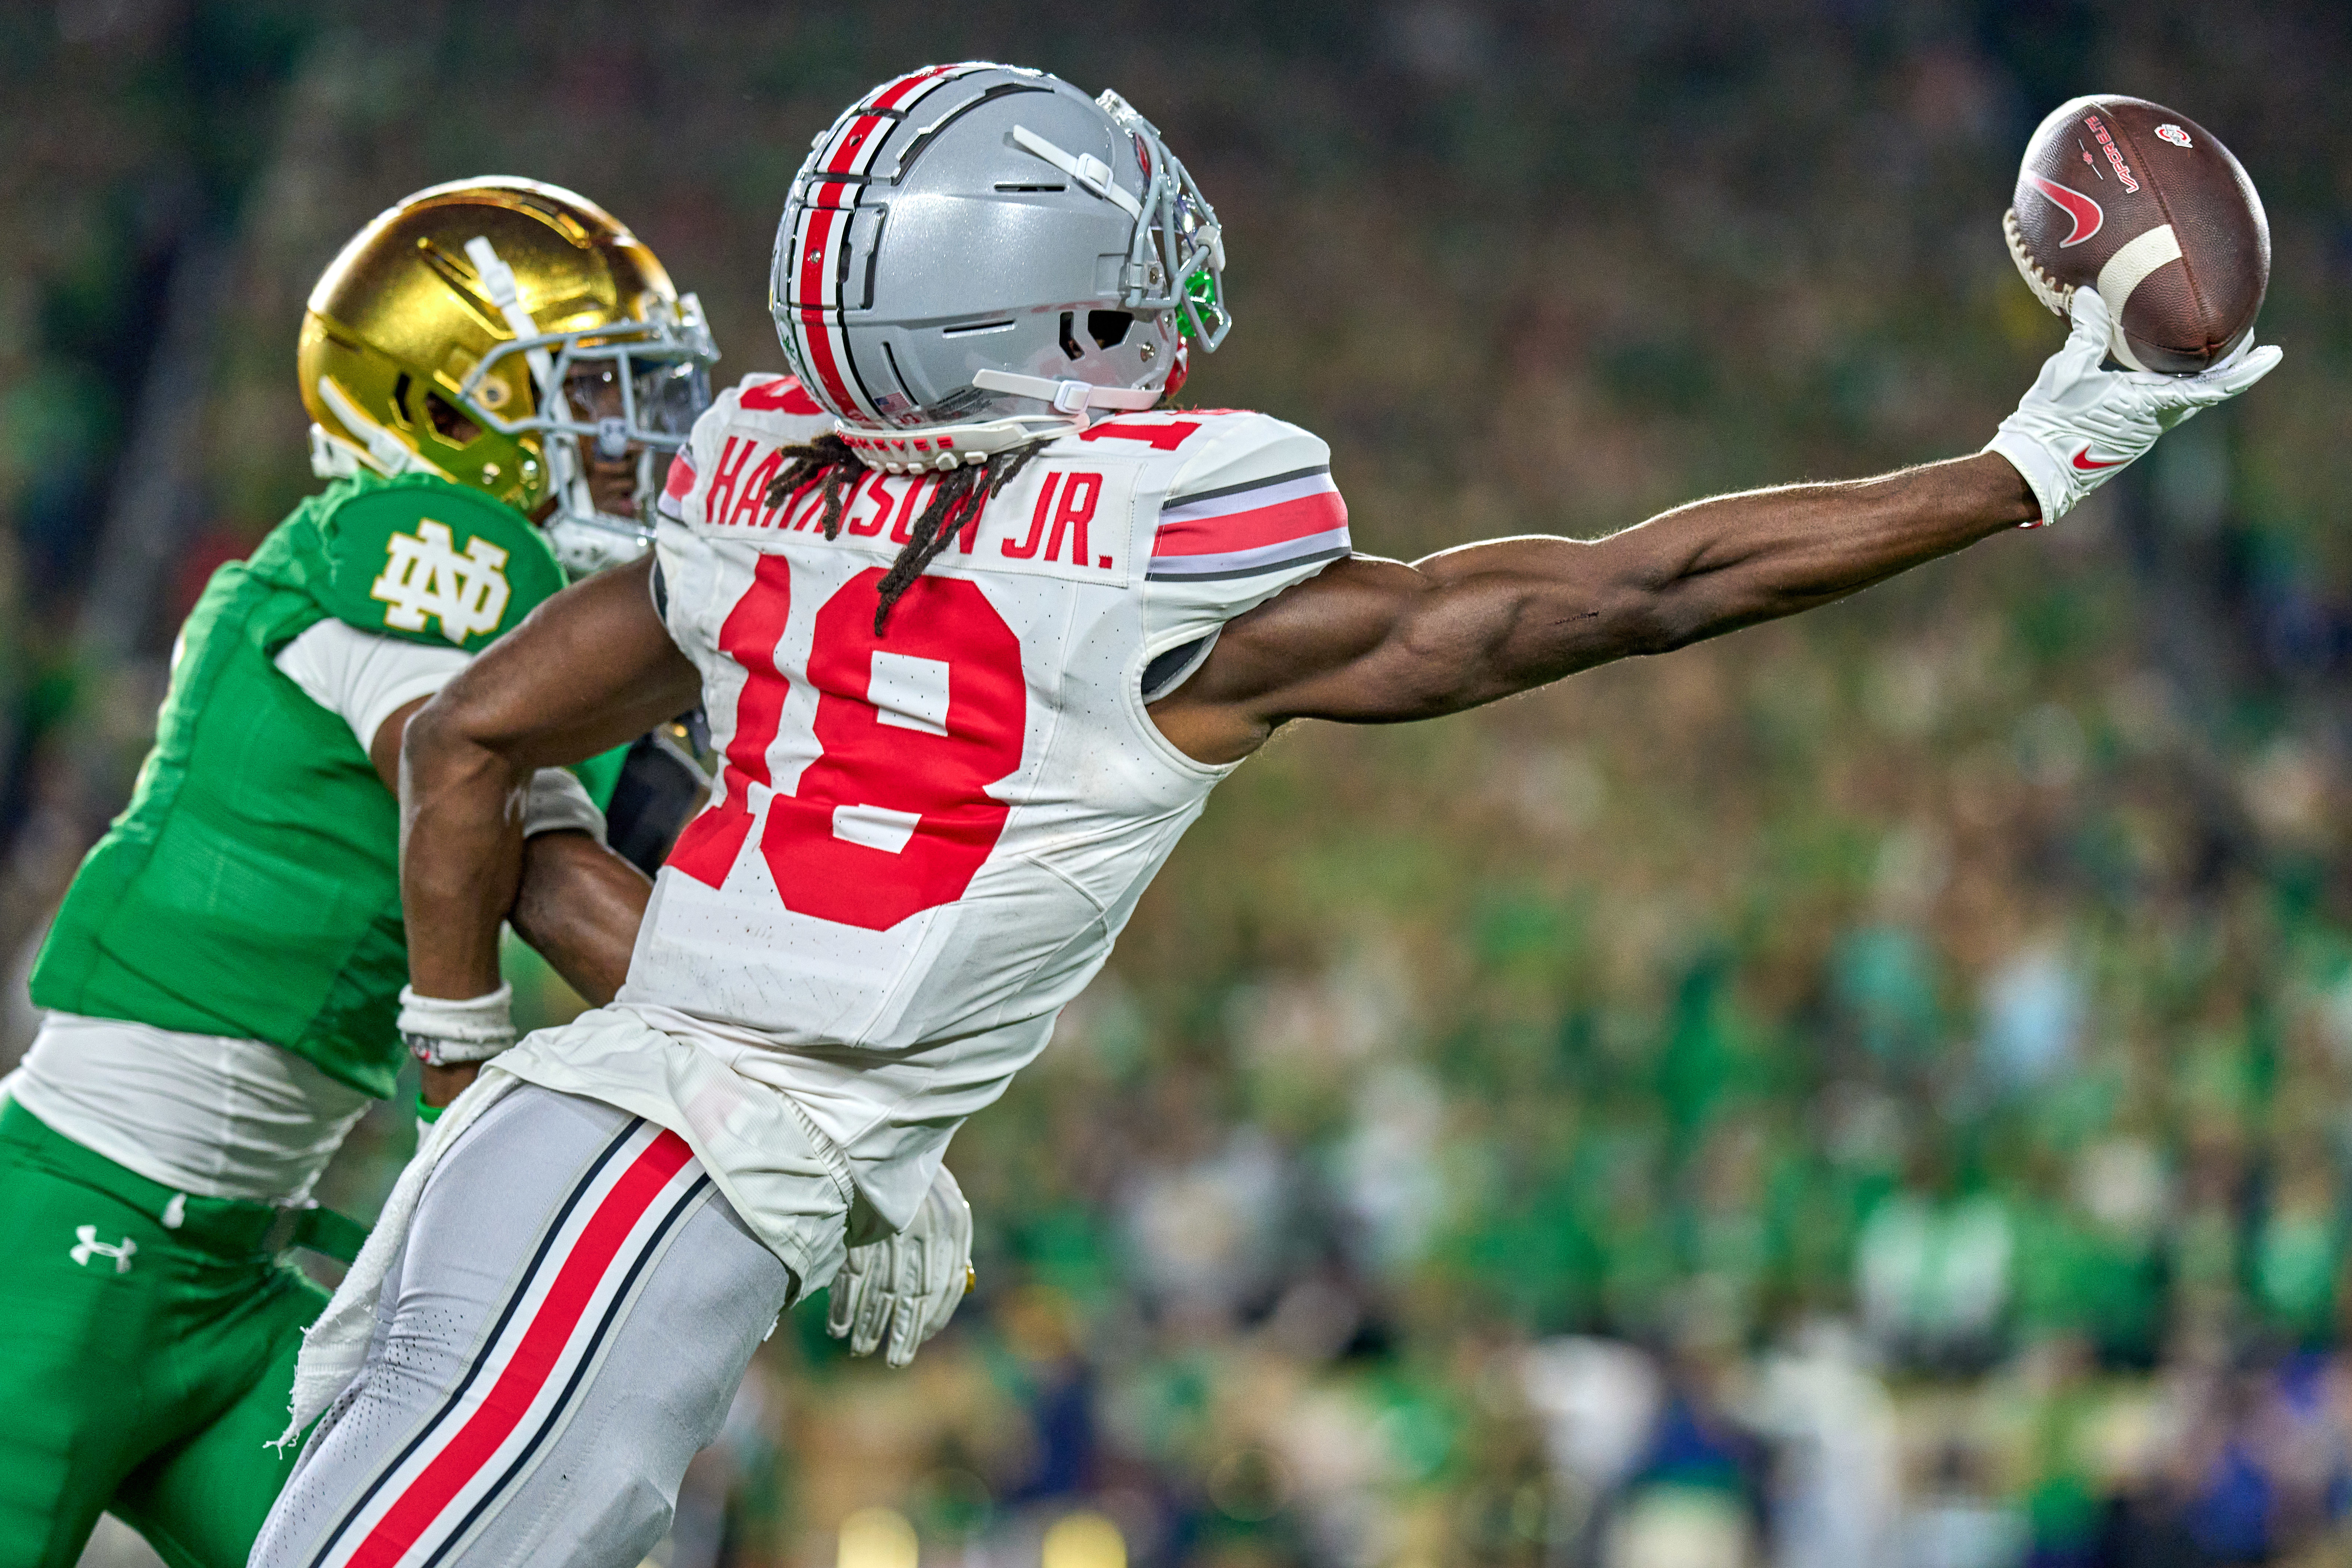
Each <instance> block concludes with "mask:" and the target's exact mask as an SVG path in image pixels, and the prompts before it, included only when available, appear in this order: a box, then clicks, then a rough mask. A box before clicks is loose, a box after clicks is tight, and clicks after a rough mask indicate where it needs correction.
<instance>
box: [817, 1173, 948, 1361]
mask: <svg viewBox="0 0 2352 1568" xmlns="http://www.w3.org/2000/svg"><path fill="white" fill-rule="evenodd" d="M970 1280H971V1205H970V1204H968V1203H966V1202H964V1201H963V1189H962V1188H961V1187H959V1186H957V1185H956V1179H955V1177H953V1176H952V1175H950V1174H949V1173H948V1168H947V1167H946V1166H945V1165H942V1166H940V1173H939V1174H938V1175H937V1176H936V1177H934V1178H933V1179H932V1181H931V1190H930V1191H929V1192H928V1193H925V1194H923V1204H922V1206H921V1207H920V1208H919V1209H917V1210H916V1211H915V1217H914V1218H913V1219H911V1220H909V1221H908V1222H907V1228H906V1229H904V1230H902V1231H900V1232H899V1233H898V1235H896V1236H893V1237H887V1238H886V1239H884V1240H881V1241H876V1242H869V1243H867V1244H866V1246H864V1247H851V1248H850V1249H849V1257H848V1258H847V1259H846V1260H845V1262H844V1263H843V1264H842V1266H841V1272H840V1273H839V1274H837V1275H835V1277H834V1280H833V1304H832V1305H831V1306H830V1307H829V1308H827V1309H826V1311H825V1314H824V1331H825V1332H827V1333H829V1334H831V1335H832V1336H833V1337H834V1338H835V1339H837V1340H847V1341H848V1342H849V1353H850V1354H851V1355H872V1354H873V1353H874V1352H876V1351H877V1350H878V1349H880V1348H881V1347H882V1346H884V1345H885V1344H887V1345H888V1347H889V1348H888V1350H887V1352H885V1354H884V1357H883V1359H884V1360H886V1361H887V1362H888V1363H890V1364H891V1365H892V1366H905V1365H906V1364H907V1363H908V1362H911V1361H913V1360H914V1359H915V1351H916V1348H917V1347H918V1346H919V1345H920V1344H921V1343H922V1342H924V1341H925V1340H928V1339H929V1338H930V1337H931V1336H932V1335H933V1334H936V1333H938V1332H939V1331H940V1330H941V1329H944V1328H946V1327H947V1326H948V1320H949V1319H950V1318H952V1317H954V1316H955V1310H956V1308H957V1306H958V1305H959V1304H960V1303H961V1301H962V1300H963V1296H964V1291H965V1289H967V1288H968V1285H969V1282H970Z"/></svg>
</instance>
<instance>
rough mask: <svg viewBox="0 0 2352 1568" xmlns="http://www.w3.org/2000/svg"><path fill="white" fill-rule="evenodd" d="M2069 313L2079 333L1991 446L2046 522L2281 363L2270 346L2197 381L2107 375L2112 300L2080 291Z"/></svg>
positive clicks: (2243, 353) (2235, 357)
mask: <svg viewBox="0 0 2352 1568" xmlns="http://www.w3.org/2000/svg"><path fill="white" fill-rule="evenodd" d="M2069 313H2070V314H2071V315H2072V317H2073V318H2074V327H2073V330H2072V331H2068V332H2067V334H2066V346H2065V347H2063V348H2062V349H2060V350H2059V351H2058V352H2057V353H2054V354H2052V355H2051V356H2050V359H2049V362H2048V363H2045V364H2043V365H2042V374H2040V375H2038V376H2036V377H2034V380H2033V385H2032V387H2031V388H2029V389H2028V390H2027V392H2026V394H2025V397H2024V400H2023V401H2021V403H2019V404H2018V405H2017V412H2016V413H2014V414H2012V415H2011V416H2009V417H2008V418H2006V419H2004V420H2002V421H2001V422H2000V434H1999V435H1997V436H1995V437H1993V438H1992V439H1991V440H1990V441H1989V442H1987V443H1986V445H1985V448H1984V449H1985V450H1986V451H1988V452H1999V453H2000V455H2001V456H2002V457H2004V458H2008V459H2009V461H2010V464H2011V467H2013V468H2016V469H2017V471H2018V472H2019V473H2021V474H2022V475H2024V476H2025V482H2026V483H2027V484H2028V485H2031V486H2032V488H2033V496H2034V499H2035V500H2038V501H2040V502H2041V503H2042V518H2041V521H2042V523H2052V522H2055V521H2058V520H2059V519H2060V518H2062V517H2063V516H2065V515H2066V513H2068V512H2069V511H2072V510H2074V507H2075V506H2076V505H2077V504H2078V503H2079V502H2080V501H2081V500H2082V499H2083V498H2084V496H2086V495H2089V494H2090V493H2091V492H2092V491H2093V490H2095V489H2098V488H2099V487H2100V486H2101V485H2103V484H2105V483H2106V482H2107V480H2108V479H2112V478H2114V477H2115V475H2116V474H2117V473H2119V472H2121V471H2122V469H2123V468H2124V467H2125V466H2126V464H2129V463H2132V462H2135V461H2137V459H2138V458H2141V457H2143V456H2145V455H2146V454H2147V449H2148V448H2149V447H2153V446H2155V445H2156V438H2157V437H2159V436H2161V435H2163V434H2164V433H2165V432H2166V431H2167V430H2169V429H2171V428H2172V427H2173V426H2176V425H2178V424H2179V423H2180V422H2181V421H2183V420H2185V419H2187V418H2189V416H2191V415H2193V414H2195V413H2196V412H2197V411H2198V410H2199V409H2200V408H2210V407H2212V406H2213V405H2215V404H2217V403H2226V402H2228V401H2229V400H2230V399H2231V398H2232V397H2235V396H2237V395H2238V394H2240V393H2242V392H2243V391H2245V390H2246V388H2248V387H2250V386H2252V385H2253V384H2254V383H2256V382H2258V381H2260V380H2262V378H2263V377H2264V376H2266V375H2268V374H2270V373H2271V371H2272V370H2273V368H2274V367H2275V366H2276V365H2277V364H2278V362H2279V351H2278V350H2277V349H2276V348H2273V347H2271V346H2270V345H2268V344H2265V345H2264V346H2263V347H2261V348H2258V349H2241V350H2239V351H2238V353H2234V354H2231V356H2230V357H2229V358H2228V359H2226V360H2224V361H2222V362H2221V363H2220V364H2217V365H2215V366H2213V367H2212V368H2211V369H2210V370H2206V371H2200V372H2199V373H2198V374H2195V375H2158V374H2156V373H2155V372H2153V371H2145V370H2102V369H2100V368H2099V362H2100V361H2101V360H2102V359H2105V357H2106V353H2107V334H2108V331H2109V329H2110V326H2111V321H2110V318H2109V316H2108V313H2107V302H2106V301H2105V300H2103V299H2101V298H2100V297H2099V291H2098V290H2097V289H2075V290H2074V304H2073V306H2072V308H2071V310H2070V312H2069ZM2246 341H2247V342H2248V343H2252V342H2253V340H2252V337H2251V336H2250V337H2249V338H2248V339H2247V340H2246ZM2026 526H2027V527H2029V528H2032V527H2035V526H2038V525H2037V524H2034V523H2028V524H2027V525H2026Z"/></svg>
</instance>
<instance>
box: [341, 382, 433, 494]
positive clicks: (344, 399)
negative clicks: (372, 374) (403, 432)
mask: <svg viewBox="0 0 2352 1568" xmlns="http://www.w3.org/2000/svg"><path fill="white" fill-rule="evenodd" d="M319 398H320V401H321V402H323V403H324V404H326V405H327V407H328V409H329V410H330V411H331V412H332V413H333V415H334V416H335V419H336V421H337V422H338V423H339V424H341V426H342V427H343V428H344V429H346V430H348V431H350V432H351V433H352V435H354V436H356V437H359V442H352V441H348V440H345V439H344V438H343V437H340V436H337V435H335V434H334V433H333V432H332V431H331V430H325V429H321V428H320V426H316V425H313V426H310V431H311V435H310V469H311V471H312V472H313V473H315V474H317V475H318V476H319V477H320V479H343V478H347V477H349V474H350V472H351V470H350V469H347V468H342V467H341V465H340V464H338V463H337V462H336V460H335V458H334V457H333V456H332V455H331V453H332V452H334V451H336V450H340V451H341V452H344V453H348V454H349V455H350V456H351V457H352V459H353V460H354V461H357V462H362V463H364V464H366V466H367V467H369V468H373V469H374V470H375V471H376V472H377V473H380V474H383V475H384V476H385V477H386V478H396V477H397V476H399V475H401V474H436V475H439V476H440V477H441V478H442V479H447V478H449V475H448V473H447V472H446V470H445V469H443V468H441V467H440V466H439V465H438V464H436V463H435V462H434V461H433V460H432V459H431V458H426V457H425V455H424V454H423V453H421V452H419V451H417V450H416V448H415V447H411V446H410V445H409V444H408V443H407V442H405V441H404V440H402V439H401V438H400V437H397V436H395V435H394V434H393V433H392V432H391V431H389V430H387V429H385V428H384V427H383V426H381V425H379V424H377V423H376V422H375V421H374V420H373V419H371V418H369V417H368V416H367V411H366V410H364V409H362V407H361V406H360V405H358V404H356V403H354V402H352V400H351V397H350V395H348V394H346V393H345V392H344V391H343V389H342V388H341V387H340V386H337V385H336V384H335V379H334V377H332V376H329V375H322V376H320V378H319ZM322 442H324V443H327V446H326V447H323V448H322V447H321V443H322ZM360 443H365V445H364V446H362V445H361V444H360ZM322 465H323V466H322ZM330 469H332V470H333V471H330Z"/></svg>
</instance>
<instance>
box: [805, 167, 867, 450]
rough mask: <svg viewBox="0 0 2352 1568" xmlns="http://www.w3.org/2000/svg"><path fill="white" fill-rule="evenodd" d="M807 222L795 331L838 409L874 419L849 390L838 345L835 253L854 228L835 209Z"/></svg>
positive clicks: (812, 214) (821, 210)
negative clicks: (836, 339)
mask: <svg viewBox="0 0 2352 1568" xmlns="http://www.w3.org/2000/svg"><path fill="white" fill-rule="evenodd" d="M804 221H805V224H806V227H805V229H804V231H803V237H802V240H801V269H800V278H799V280H798V286H797V288H796V289H794V292H795V293H796V294H797V295H798V296H799V297H798V298H797V299H795V300H793V301H792V304H793V321H794V323H795V324H794V329H793V330H794V331H797V332H798V333H799V334H800V336H801V342H802V343H803V346H804V347H805V349H806V350H807V353H808V361H809V368H810V369H812V370H814V371H815V372H816V374H817V378H818V379H819V380H820V381H822V382H823V383H824V390H825V392H826V394H827V395H829V396H830V397H831V398H832V400H833V404H834V406H835V408H837V409H840V410H842V411H844V412H848V411H850V410H856V412H858V413H861V414H864V415H866V416H867V417H869V418H870V417H872V416H873V415H874V413H875V410H874V408H873V406H872V405H869V404H868V403H867V402H866V399H864V398H863V397H860V396H859V395H857V394H856V393H855V392H852V391H851V390H850V386H849V377H848V376H846V375H845V374H843V371H844V366H843V364H842V363H841V362H842V346H845V345H842V346H836V343H835V331H836V327H835V318H836V315H837V311H838V304H839V301H838V300H837V299H836V298H835V297H834V296H835V295H836V294H837V289H836V287H835V255H834V253H835V249H836V248H837V247H839V246H840V245H841V244H842V243H843V241H844V240H845V237H847V234H848V230H849V225H848V223H847V222H846V221H845V220H844V219H843V215H842V214H841V213H840V212H838V211H836V210H835V209H834V208H832V207H811V208H809V209H808V211H807V214H806V217H805V220H804ZM829 306H830V307H833V308H831V309H828V307H829Z"/></svg>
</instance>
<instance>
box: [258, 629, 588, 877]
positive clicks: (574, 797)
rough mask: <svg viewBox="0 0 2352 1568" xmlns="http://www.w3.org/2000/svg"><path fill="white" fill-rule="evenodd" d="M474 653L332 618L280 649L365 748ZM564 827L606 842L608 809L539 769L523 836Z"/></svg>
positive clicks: (285, 671)
mask: <svg viewBox="0 0 2352 1568" xmlns="http://www.w3.org/2000/svg"><path fill="white" fill-rule="evenodd" d="M473 658H474V656H473V655H472V654H470V653H467V652H465V651H464V650H463V649H461V648H454V647H431V646H429V645H427V644H425V643H413V642H404V641H403V640H402V639H400V638H398V637H380V636H378V635H377V634H375V633H373V632H363V631H362V630H360V629H359V628H358V627H357V626H346V625H345V624H344V623H342V622H341V621H335V620H327V621H320V623H319V624H318V625H317V626H312V627H311V628H310V630H309V631H306V632H304V633H303V634H302V635H301V636H300V637H296V638H295V639H294V640H293V641H292V642H290V643H288V644H287V645H286V646H285V647H282V648H280V649H278V658H277V664H278V672H279V673H280V674H282V675H284V676H285V677H286V679H289V680H291V681H292V682H293V683H294V684H295V685H297V686H299V687H300V688H301V689H302V690H303V693H304V695H306V696H308V697H309V698H310V700H311V701H313V702H316V703H317V704H318V705H319V706H320V707H321V708H324V709H326V710H328V711H329V712H331V713H334V714H336V715H338V716H340V717H341V719H342V721H343V722H344V723H346V724H349V725H350V726H351V727H352V736H353V737H354V738H355V739H357V740H358V742H359V743H360V750H361V751H362V752H371V753H372V752H373V749H374V746H375V732H376V731H378V730H381V729H383V721H385V720H386V719H389V718H391V717H392V716H393V715H394V713H397V712H399V711H400V710H402V709H403V708H405V707H407V706H408V704H410V703H411V702H414V701H415V700H417V699H418V698H420V697H430V696H432V695H433V694H434V693H435V692H436V691H438V690H440V689H442V688H443V687H444V686H446V685H447V684H449V682H450V680H451V679H454V678H455V677H456V676H457V672H458V671H459V670H461V669H463V668H466V666H467V665H468V664H470V663H472V662H473ZM565 829H575V830H577V831H579V832H582V833H585V834H588V835H590V836H591V837H593V838H594V839H595V840H596V841H597V842H598V843H600V844H601V843H603V842H604V813H603V812H601V811H599V810H597V809H596V803H595V802H594V801H593V800H591V799H590V798H589V796H588V792H587V790H586V789H585V788H583V786H582V784H581V783H580V781H579V780H578V779H577V778H575V777H573V776H572V773H570V772H569V771H567V770H566V769H563V768H541V770H540V771H539V772H538V773H535V774H534V775H532V778H531V781H530V805H529V806H528V807H527V808H526V809H525V812H524V818H523V837H526V838H528V837H530V836H531V835H533V834H537V833H556V832H562V831H563V830H565Z"/></svg>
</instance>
